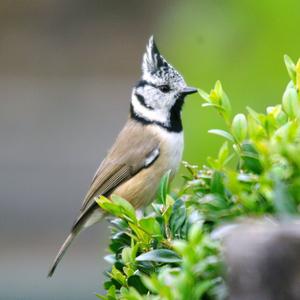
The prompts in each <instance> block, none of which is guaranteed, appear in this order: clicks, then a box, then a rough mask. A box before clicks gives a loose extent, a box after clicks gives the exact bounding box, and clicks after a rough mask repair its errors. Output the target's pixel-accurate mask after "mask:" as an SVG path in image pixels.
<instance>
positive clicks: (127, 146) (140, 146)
mask: <svg viewBox="0 0 300 300" xmlns="http://www.w3.org/2000/svg"><path fill="white" fill-rule="evenodd" d="M158 157H159V139H158V137H157V136H156V135H155V134H153V133H151V131H149V130H147V129H146V128H145V126H143V125H141V124H139V123H137V122H135V121H132V120H129V121H128V122H127V124H126V126H125V127H124V129H123V130H122V131H121V133H120V134H119V136H118V138H117V140H116V142H115V144H114V145H113V147H112V149H111V150H110V151H109V153H108V155H107V157H106V159H105V160H104V161H103V162H102V163H101V165H100V167H99V169H98V170H97V172H96V174H95V176H94V178H93V181H92V183H91V185H90V188H89V190H88V192H87V194H86V196H85V198H84V201H83V204H82V208H81V212H82V213H84V211H86V210H87V209H88V208H89V207H90V206H91V205H92V204H93V203H94V197H97V196H99V195H107V194H110V193H111V192H112V191H113V190H114V189H116V187H117V186H118V185H119V184H121V183H122V182H124V181H127V180H128V179H130V178H132V177H133V176H134V175H136V174H137V173H138V172H139V171H141V170H142V169H144V168H147V167H149V166H150V165H151V164H152V163H153V162H154V161H155V160H156V159H157V158H158Z"/></svg>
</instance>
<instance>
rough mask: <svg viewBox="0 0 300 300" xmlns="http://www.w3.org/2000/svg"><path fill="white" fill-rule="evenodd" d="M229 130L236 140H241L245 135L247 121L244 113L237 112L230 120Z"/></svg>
mask: <svg viewBox="0 0 300 300" xmlns="http://www.w3.org/2000/svg"><path fill="white" fill-rule="evenodd" d="M231 131H232V134H233V135H234V137H235V138H236V139H237V140H238V142H242V141H243V140H245V139H246V137H247V131H248V123H247V119H246V117H245V115H244V114H237V115H236V116H235V117H234V118H233V121H232V125H231Z"/></svg>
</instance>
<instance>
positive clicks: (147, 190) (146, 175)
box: [114, 126, 183, 208]
mask: <svg viewBox="0 0 300 300" xmlns="http://www.w3.org/2000/svg"><path fill="white" fill-rule="evenodd" d="M150 129H151V130H152V131H153V133H154V134H155V135H157V136H158V138H159V140H160V145H159V150H160V154H159V157H158V158H157V160H156V161H155V162H154V163H153V164H152V165H151V166H149V167H148V168H145V169H143V170H142V171H140V172H139V173H138V174H136V175H135V176H134V177H133V178H131V179H130V180H128V181H126V182H125V183H123V184H122V185H120V186H119V187H118V188H117V189H116V190H115V191H114V194H117V195H119V196H121V197H123V198H125V199H126V200H128V201H129V202H130V203H131V204H132V205H133V206H134V207H135V208H139V207H142V206H146V205H148V204H149V203H150V202H151V201H153V199H154V198H155V196H156V194H157V189H158V187H159V183H160V181H161V178H162V176H163V175H164V174H165V173H166V172H167V171H168V170H171V178H173V177H174V175H175V173H176V171H177V169H178V167H179V164H180V162H181V159H182V152H183V133H182V132H180V133H173V132H168V131H166V130H165V129H161V128H156V126H153V127H152V128H150Z"/></svg>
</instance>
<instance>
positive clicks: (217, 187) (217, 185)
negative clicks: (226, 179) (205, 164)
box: [211, 171, 225, 195]
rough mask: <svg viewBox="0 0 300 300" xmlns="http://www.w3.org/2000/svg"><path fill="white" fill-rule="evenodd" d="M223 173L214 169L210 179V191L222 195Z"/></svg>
mask: <svg viewBox="0 0 300 300" xmlns="http://www.w3.org/2000/svg"><path fill="white" fill-rule="evenodd" d="M223 176H224V175H223V174H222V173H221V172H219V171H215V172H214V174H213V177H212V180H211V192H212V193H216V194H220V195H224V193H225V188H224V184H223Z"/></svg>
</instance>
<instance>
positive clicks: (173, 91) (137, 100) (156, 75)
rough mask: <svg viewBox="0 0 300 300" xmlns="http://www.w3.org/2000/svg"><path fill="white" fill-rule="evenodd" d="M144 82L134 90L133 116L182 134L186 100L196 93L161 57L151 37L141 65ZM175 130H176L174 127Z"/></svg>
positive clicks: (141, 81)
mask: <svg viewBox="0 0 300 300" xmlns="http://www.w3.org/2000/svg"><path fill="white" fill-rule="evenodd" d="M142 72H143V73H142V78H141V80H140V81H139V82H138V83H137V84H136V86H135V87H134V88H133V92H132V100H131V114H132V116H133V117H136V118H140V119H141V121H144V122H145V123H146V124H147V123H157V124H159V125H161V126H163V127H165V128H166V129H170V130H175V131H181V129H182V128H181V118H180V112H181V108H182V105H183V101H184V98H185V96H187V95H189V94H193V93H195V92H197V89H195V88H190V87H188V86H187V84H186V83H185V81H184V79H183V77H182V76H181V75H180V74H179V72H178V71H176V70H175V69H174V68H173V67H172V66H171V65H170V64H169V63H168V62H167V61H166V60H165V59H164V58H163V56H162V55H161V54H160V52H159V50H158V48H157V46H156V44H155V42H154V39H153V37H150V39H149V42H148V45H147V49H146V52H145V54H144V57H143V63H142ZM174 126H175V127H176V128H175V127H174Z"/></svg>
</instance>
